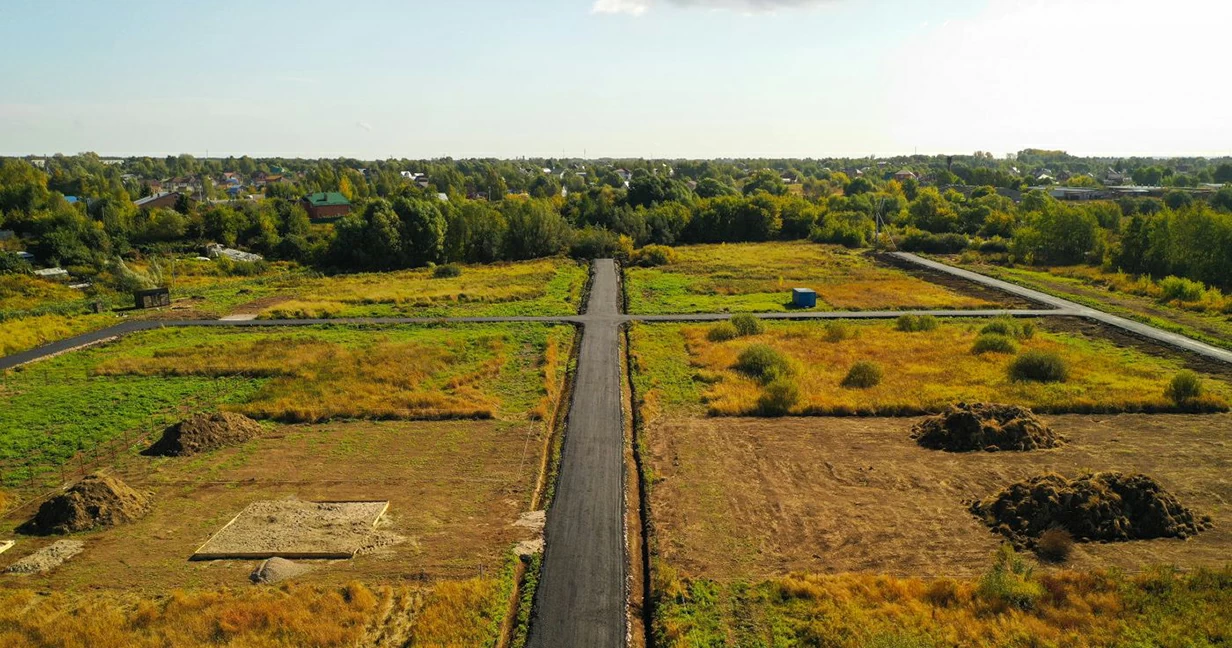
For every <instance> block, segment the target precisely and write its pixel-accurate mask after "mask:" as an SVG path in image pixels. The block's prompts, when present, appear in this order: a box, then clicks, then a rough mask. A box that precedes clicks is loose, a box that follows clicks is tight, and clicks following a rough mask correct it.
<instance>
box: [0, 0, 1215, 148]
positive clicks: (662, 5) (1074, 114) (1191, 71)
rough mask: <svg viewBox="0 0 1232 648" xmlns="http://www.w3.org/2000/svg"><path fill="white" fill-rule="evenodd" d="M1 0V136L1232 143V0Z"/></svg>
mask: <svg viewBox="0 0 1232 648" xmlns="http://www.w3.org/2000/svg"><path fill="white" fill-rule="evenodd" d="M117 4H119V5H120V6H118V7H117V6H114V5H113V6H107V4H105V3H98V4H96V5H80V4H78V3H74V2H69V1H68V0H48V1H46V2H37V3H36V2H18V3H16V5H15V6H13V7H10V8H6V9H5V10H4V16H5V20H4V21H3V24H0V52H2V53H3V54H5V55H6V56H4V57H3V60H5V61H8V62H9V63H8V64H6V65H5V67H4V72H3V78H4V79H5V82H6V84H5V92H4V98H2V99H0V153H3V154H5V155H50V154H54V153H56V152H61V153H65V154H75V153H78V152H83V151H93V152H96V153H98V154H100V155H103V156H107V157H127V156H131V155H151V156H155V155H157V156H165V155H167V154H179V153H185V152H188V153H192V154H193V155H195V156H198V157H204V156H205V155H206V153H207V151H208V153H209V156H210V157H227V156H229V155H235V156H239V155H245V154H246V155H250V156H253V157H301V158H336V157H351V158H358V159H387V158H390V157H394V158H409V159H431V158H441V157H453V158H456V159H465V158H502V159H511V158H517V157H569V158H582V157H586V158H590V159H599V158H634V157H641V158H660V159H682V158H683V159H714V158H806V157H810V158H826V157H854V158H860V157H868V156H869V155H876V156H878V157H887V156H894V155H910V154H912V153H913V152H914V151H917V150H918V151H919V152H921V154H969V153H972V152H974V151H976V150H984V151H991V152H993V153H994V154H995V155H997V156H998V157H1003V156H1004V155H1005V154H1006V153H1012V152H1015V151H1018V150H1021V149H1024V148H1041V149H1058V150H1065V151H1067V152H1069V153H1071V154H1074V155H1080V156H1100V157H1195V156H1201V157H1219V156H1224V155H1229V154H1232V120H1228V119H1226V116H1225V114H1224V111H1225V108H1224V106H1226V105H1227V104H1229V103H1232V101H1229V100H1232V89H1230V88H1229V87H1228V86H1227V85H1226V84H1221V83H1219V79H1218V77H1217V76H1215V74H1214V73H1213V72H1212V71H1213V70H1216V69H1217V66H1218V63H1219V61H1220V60H1221V58H1220V55H1221V51H1220V47H1219V45H1220V43H1221V42H1222V34H1221V30H1222V29H1223V26H1224V25H1226V24H1229V23H1232V4H1230V3H1220V2H1215V1H1214V0H1178V1H1177V2H1174V3H1172V4H1170V5H1169V6H1168V9H1167V11H1159V10H1158V7H1157V5H1156V3H1153V2H1148V1H1147V0H1129V1H1125V2H1116V1H1114V0H1086V1H1084V2H1064V1H1063V0H942V1H940V2H935V3H930V4H929V5H928V6H920V5H919V3H909V2H905V1H903V2H890V1H887V2H873V1H871V0H543V1H542V2H536V3H492V2H489V1H485V0H459V1H458V2H453V3H448V4H447V5H441V4H439V3H427V2H396V1H394V0H359V1H358V2H355V3H351V4H350V5H348V6H347V7H346V8H345V10H339V8H338V7H337V6H336V5H332V4H329V3H326V2H324V1H323V0H306V1H304V2H295V3H293V2H290V1H289V0H273V1H270V2H265V3H261V4H260V5H257V6H251V3H242V2H237V1H235V0H223V1H222V2H220V3H216V4H215V5H211V8H210V10H209V11H208V12H203V11H201V10H200V9H199V8H196V7H190V6H181V5H175V4H172V5H168V4H166V3H154V2H152V1H150V0H131V1H128V2H123V3H117Z"/></svg>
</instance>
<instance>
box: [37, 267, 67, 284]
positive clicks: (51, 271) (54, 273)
mask: <svg viewBox="0 0 1232 648" xmlns="http://www.w3.org/2000/svg"><path fill="white" fill-rule="evenodd" d="M34 276H36V277H39V278H42V279H47V280H49V281H65V282H67V281H68V279H69V276H68V270H65V269H64V268H44V269H42V270H35V271H34Z"/></svg>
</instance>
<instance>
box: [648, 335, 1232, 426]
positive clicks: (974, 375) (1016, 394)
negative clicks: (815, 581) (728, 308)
mask: <svg viewBox="0 0 1232 648" xmlns="http://www.w3.org/2000/svg"><path fill="white" fill-rule="evenodd" d="M984 323H986V322H985V321H959V320H955V321H949V322H944V323H943V324H942V325H941V326H940V327H938V328H937V329H936V330H934V331H928V332H919V333H905V332H900V331H898V330H896V329H895V328H894V323H893V322H862V323H852V324H851V327H852V328H853V329H854V330H856V331H857V332H858V335H857V337H856V338H854V339H850V340H842V341H838V342H830V341H827V339H826V335H825V333H826V331H825V327H824V325H822V324H817V323H774V324H769V325H768V326H767V329H766V332H765V333H763V334H762V335H757V336H751V337H745V338H739V339H736V340H732V341H728V342H717V343H716V342H712V341H710V340H709V339H707V336H706V332H707V327H704V326H684V327H683V329H682V330H681V333H682V334H683V338H684V341H685V347H686V349H687V353H688V354H689V359H690V362H691V363H692V364H693V365H694V366H695V367H696V368H698V369H699V370H700V372H699V376H698V377H699V378H701V379H702V380H703V382H706V383H710V387H709V388H707V389H705V390H704V394H703V399H704V401H705V402H706V403H707V405H708V408H709V412H710V413H711V414H713V415H722V416H735V415H748V414H754V413H756V412H757V410H758V407H757V404H758V399H759V398H760V396H761V394H762V390H763V387H762V385H761V384H760V383H759V382H757V381H756V380H754V379H752V378H749V377H746V376H744V375H742V374H740V373H738V372H737V371H735V370H734V369H733V368H732V367H733V365H734V364H735V362H736V358H737V356H738V355H739V353H740V352H741V351H742V350H743V349H745V348H746V347H748V346H749V345H751V344H758V343H761V344H768V345H770V346H772V347H773V348H775V349H777V350H779V351H780V352H781V353H783V354H784V355H786V356H787V357H788V358H789V359H790V360H791V361H792V362H793V363H794V364H795V366H796V372H795V377H794V380H795V381H796V382H797V384H798V385H799V387H800V391H801V398H800V402H799V403H798V404H797V405H796V407H795V408H793V410H792V412H793V413H796V414H853V413H861V414H870V413H872V414H883V415H884V414H906V413H919V412H925V411H934V410H937V409H940V408H942V407H944V406H945V405H947V404H949V403H953V402H956V401H968V402H975V401H992V402H1006V403H1014V404H1021V405H1026V406H1029V407H1033V408H1037V409H1039V410H1041V411H1051V412H1084V411H1167V410H1172V409H1174V406H1173V404H1172V403H1171V402H1170V401H1168V400H1167V399H1166V398H1165V396H1164V390H1165V388H1166V387H1167V384H1168V381H1169V380H1170V379H1171V378H1172V377H1173V376H1174V375H1175V374H1176V372H1177V371H1179V370H1180V369H1181V368H1182V366H1181V365H1180V363H1179V362H1178V361H1174V360H1170V359H1164V358H1159V357H1155V356H1151V355H1148V354H1146V353H1144V352H1141V351H1137V350H1134V349H1127V348H1122V347H1117V346H1115V345H1113V344H1111V343H1108V342H1105V341H1102V340H1094V339H1089V338H1086V337H1083V336H1081V335H1076V334H1069V333H1059V332H1048V331H1041V332H1040V333H1038V334H1036V335H1035V336H1034V337H1033V338H1031V339H1028V340H1022V341H1020V342H1019V346H1020V347H1021V349H1022V350H1023V351H1026V350H1040V351H1049V352H1054V353H1056V354H1058V355H1060V356H1061V357H1062V358H1063V359H1064V361H1065V362H1066V364H1067V365H1068V367H1069V370H1070V378H1069V380H1067V381H1066V382H1062V383H1049V384H1044V383H1035V382H1021V381H1013V380H1011V379H1010V378H1009V376H1008V373H1007V366H1008V365H1009V363H1010V362H1011V361H1012V360H1013V358H1014V357H1015V356H1013V355H1010V354H998V353H985V354H981V355H975V354H973V353H971V351H970V349H971V346H972V343H973V342H974V341H975V338H976V337H977V336H978V334H979V329H980V327H981V326H982V325H983V324H984ZM668 333H669V334H670V332H668ZM858 361H871V362H874V363H876V364H878V365H879V366H881V367H882V368H884V370H885V375H884V378H883V380H882V382H881V384H880V385H878V386H876V387H872V388H870V389H845V388H842V387H841V386H840V385H841V382H842V380H843V377H844V376H845V375H846V374H847V372H848V370H849V369H850V368H851V366H852V365H854V364H855V363H856V362H858ZM1205 384H1206V386H1207V391H1208V393H1209V394H1211V396H1212V397H1213V398H1212V401H1211V403H1212V404H1219V403H1223V404H1225V405H1226V402H1227V401H1228V400H1229V399H1230V398H1232V389H1230V388H1229V386H1228V385H1227V384H1225V383H1223V382H1222V381H1219V380H1217V379H1214V378H1210V377H1207V378H1206V379H1205Z"/></svg>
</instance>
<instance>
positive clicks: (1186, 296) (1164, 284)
mask: <svg viewBox="0 0 1232 648" xmlns="http://www.w3.org/2000/svg"><path fill="white" fill-rule="evenodd" d="M1159 289H1160V290H1161V291H1162V292H1163V297H1164V299H1165V300H1167V301H1183V302H1197V301H1202V296H1203V295H1204V294H1206V286H1205V285H1203V284H1202V282H1200V281H1193V280H1192V279H1183V278H1181V277H1173V276H1169V277H1164V278H1163V279H1162V280H1161V281H1160V282H1159Z"/></svg>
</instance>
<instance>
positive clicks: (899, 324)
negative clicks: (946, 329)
mask: <svg viewBox="0 0 1232 648" xmlns="http://www.w3.org/2000/svg"><path fill="white" fill-rule="evenodd" d="M937 325H938V322H937V318H935V317H933V316H932V315H911V314H906V315H899V316H898V319H897V320H895V321H894V328H896V329H898V330H900V331H902V332H904V333H921V332H925V331H932V330H934V329H936V328H937Z"/></svg>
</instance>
